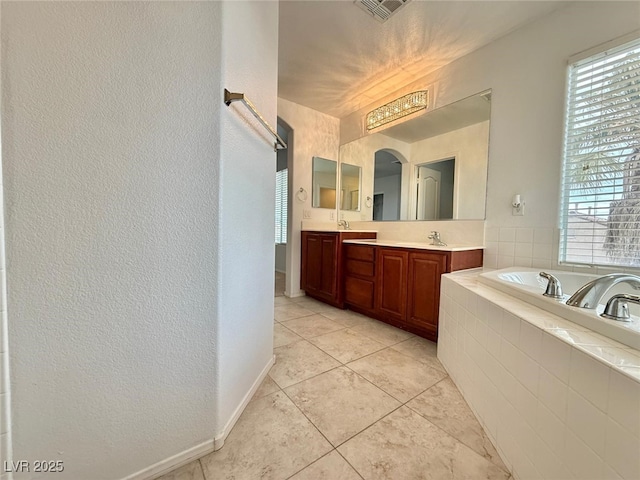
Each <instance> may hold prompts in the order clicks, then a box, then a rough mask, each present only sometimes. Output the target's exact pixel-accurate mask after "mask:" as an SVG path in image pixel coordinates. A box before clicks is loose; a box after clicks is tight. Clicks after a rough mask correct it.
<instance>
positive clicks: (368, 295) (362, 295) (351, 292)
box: [344, 277, 375, 309]
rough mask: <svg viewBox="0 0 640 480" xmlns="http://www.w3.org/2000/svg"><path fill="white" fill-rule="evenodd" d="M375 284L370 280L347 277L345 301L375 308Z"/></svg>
mask: <svg viewBox="0 0 640 480" xmlns="http://www.w3.org/2000/svg"><path fill="white" fill-rule="evenodd" d="M374 291H375V284H374V282H372V281H369V280H362V279H360V278H354V277H347V278H346V279H345V284H344V299H345V302H347V303H350V304H352V305H356V306H358V307H362V308H368V309H371V308H373V292H374Z"/></svg>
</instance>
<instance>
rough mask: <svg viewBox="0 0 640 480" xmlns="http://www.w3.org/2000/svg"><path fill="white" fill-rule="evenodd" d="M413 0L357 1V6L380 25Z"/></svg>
mask: <svg viewBox="0 0 640 480" xmlns="http://www.w3.org/2000/svg"><path fill="white" fill-rule="evenodd" d="M410 1H411V0H355V2H354V3H355V4H356V5H357V6H358V7H360V8H361V9H362V10H364V11H365V12H367V13H369V14H370V15H371V16H372V17H373V18H375V19H376V20H378V21H379V22H380V23H384V22H386V21H387V20H389V18H390V17H391V15H393V14H394V13H396V12H397V11H398V10H400V7H402V6H404V5H406V4H407V3H409V2H410Z"/></svg>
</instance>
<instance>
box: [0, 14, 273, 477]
mask: <svg viewBox="0 0 640 480" xmlns="http://www.w3.org/2000/svg"><path fill="white" fill-rule="evenodd" d="M220 24H221V5H220V3H217V2H194V3H162V2H159V3H153V2H150V3H143V2H130V3H127V2H124V3H120V2H115V3H93V2H86V3H83V2H51V3H49V2H44V3H27V2H24V3H23V2H16V3H3V4H2V70H3V71H2V73H3V106H2V137H3V145H2V148H3V175H4V181H5V191H4V199H5V202H6V219H7V225H6V244H7V259H8V265H7V281H8V291H9V294H8V311H9V347H10V349H11V382H12V392H13V409H12V420H13V440H14V455H13V458H14V459H24V460H35V459H51V460H63V461H64V465H65V472H64V473H62V474H56V475H55V477H56V478H59V479H64V478H69V479H81V478H86V479H88V478H91V479H95V480H98V479H103V478H121V477H123V476H125V475H127V474H130V473H133V472H135V471H138V470H140V469H142V468H144V467H146V466H148V465H150V464H153V463H155V462H158V461H160V460H162V459H164V458H166V457H168V456H170V455H173V454H176V453H178V452H180V451H183V450H185V449H188V448H190V447H193V446H194V445H197V444H199V443H202V442H205V441H206V440H210V439H212V437H213V433H214V428H215V412H216V408H215V407H216V405H215V401H216V396H215V385H216V372H215V359H216V353H217V352H216V348H215V336H214V334H215V328H216V314H217V313H220V312H218V310H217V308H218V305H217V301H216V299H217V297H218V296H219V293H220V287H219V284H218V282H217V258H216V257H217V255H219V248H218V243H217V239H218V234H219V229H220V224H219V223H218V220H217V218H218V216H217V212H218V184H219V181H220V179H219V175H220V172H219V168H218V165H219V157H220V153H219V148H220V147H219V144H218V140H219V138H220V136H221V132H220V125H219V116H220V110H221V109H222V108H224V107H223V106H222V99H221V82H220V57H221V42H220V35H219V31H220V28H221V27H220ZM232 205H233V204H232ZM271 238H272V235H271V237H270V239H271ZM265 243H266V242H265ZM268 247H269V252H270V255H271V256H273V245H272V241H270V242H269V245H268ZM265 248H266V247H265ZM226 261H227V262H228V261H229V259H228V258H227V259H226ZM236 261H238V262H239V266H240V268H242V265H243V263H242V258H236ZM269 291H270V292H271V288H269ZM225 319H226V320H227V321H231V319H230V318H228V317H225ZM267 348H268V347H267ZM238 355H239V356H240V355H241V352H238Z"/></svg>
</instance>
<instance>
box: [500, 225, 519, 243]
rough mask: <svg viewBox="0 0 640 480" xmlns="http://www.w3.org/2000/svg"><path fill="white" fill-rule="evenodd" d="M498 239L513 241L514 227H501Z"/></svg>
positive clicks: (514, 235) (514, 237) (514, 239)
mask: <svg viewBox="0 0 640 480" xmlns="http://www.w3.org/2000/svg"><path fill="white" fill-rule="evenodd" d="M498 239H499V240H500V241H501V242H515V241H516V229H515V228H512V227H501V228H500V233H499V237H498Z"/></svg>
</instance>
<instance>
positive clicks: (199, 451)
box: [122, 439, 214, 480]
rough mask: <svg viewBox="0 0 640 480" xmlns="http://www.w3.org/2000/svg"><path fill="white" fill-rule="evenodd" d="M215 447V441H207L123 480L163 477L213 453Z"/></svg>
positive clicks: (145, 479) (148, 479)
mask: <svg viewBox="0 0 640 480" xmlns="http://www.w3.org/2000/svg"><path fill="white" fill-rule="evenodd" d="M213 445H214V440H213V439H211V440H207V441H206V442H203V443H201V444H200V445H196V446H195V447H192V448H189V449H187V450H185V451H183V452H180V453H178V454H176V455H173V456H171V457H169V458H165V459H164V460H161V461H159V462H158V463H155V464H153V465H150V466H148V467H146V468H143V469H142V470H140V471H138V472H136V473H134V474H131V475H129V476H128V477H124V478H123V479H122V480H152V479H154V478H158V477H161V476H162V475H164V474H165V473H169V472H171V471H172V470H175V469H176V468H180V467H182V466H183V465H186V464H187V463H190V462H192V461H194V460H196V459H198V458H200V457H203V456H205V455H207V454H208V453H211V452H213Z"/></svg>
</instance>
